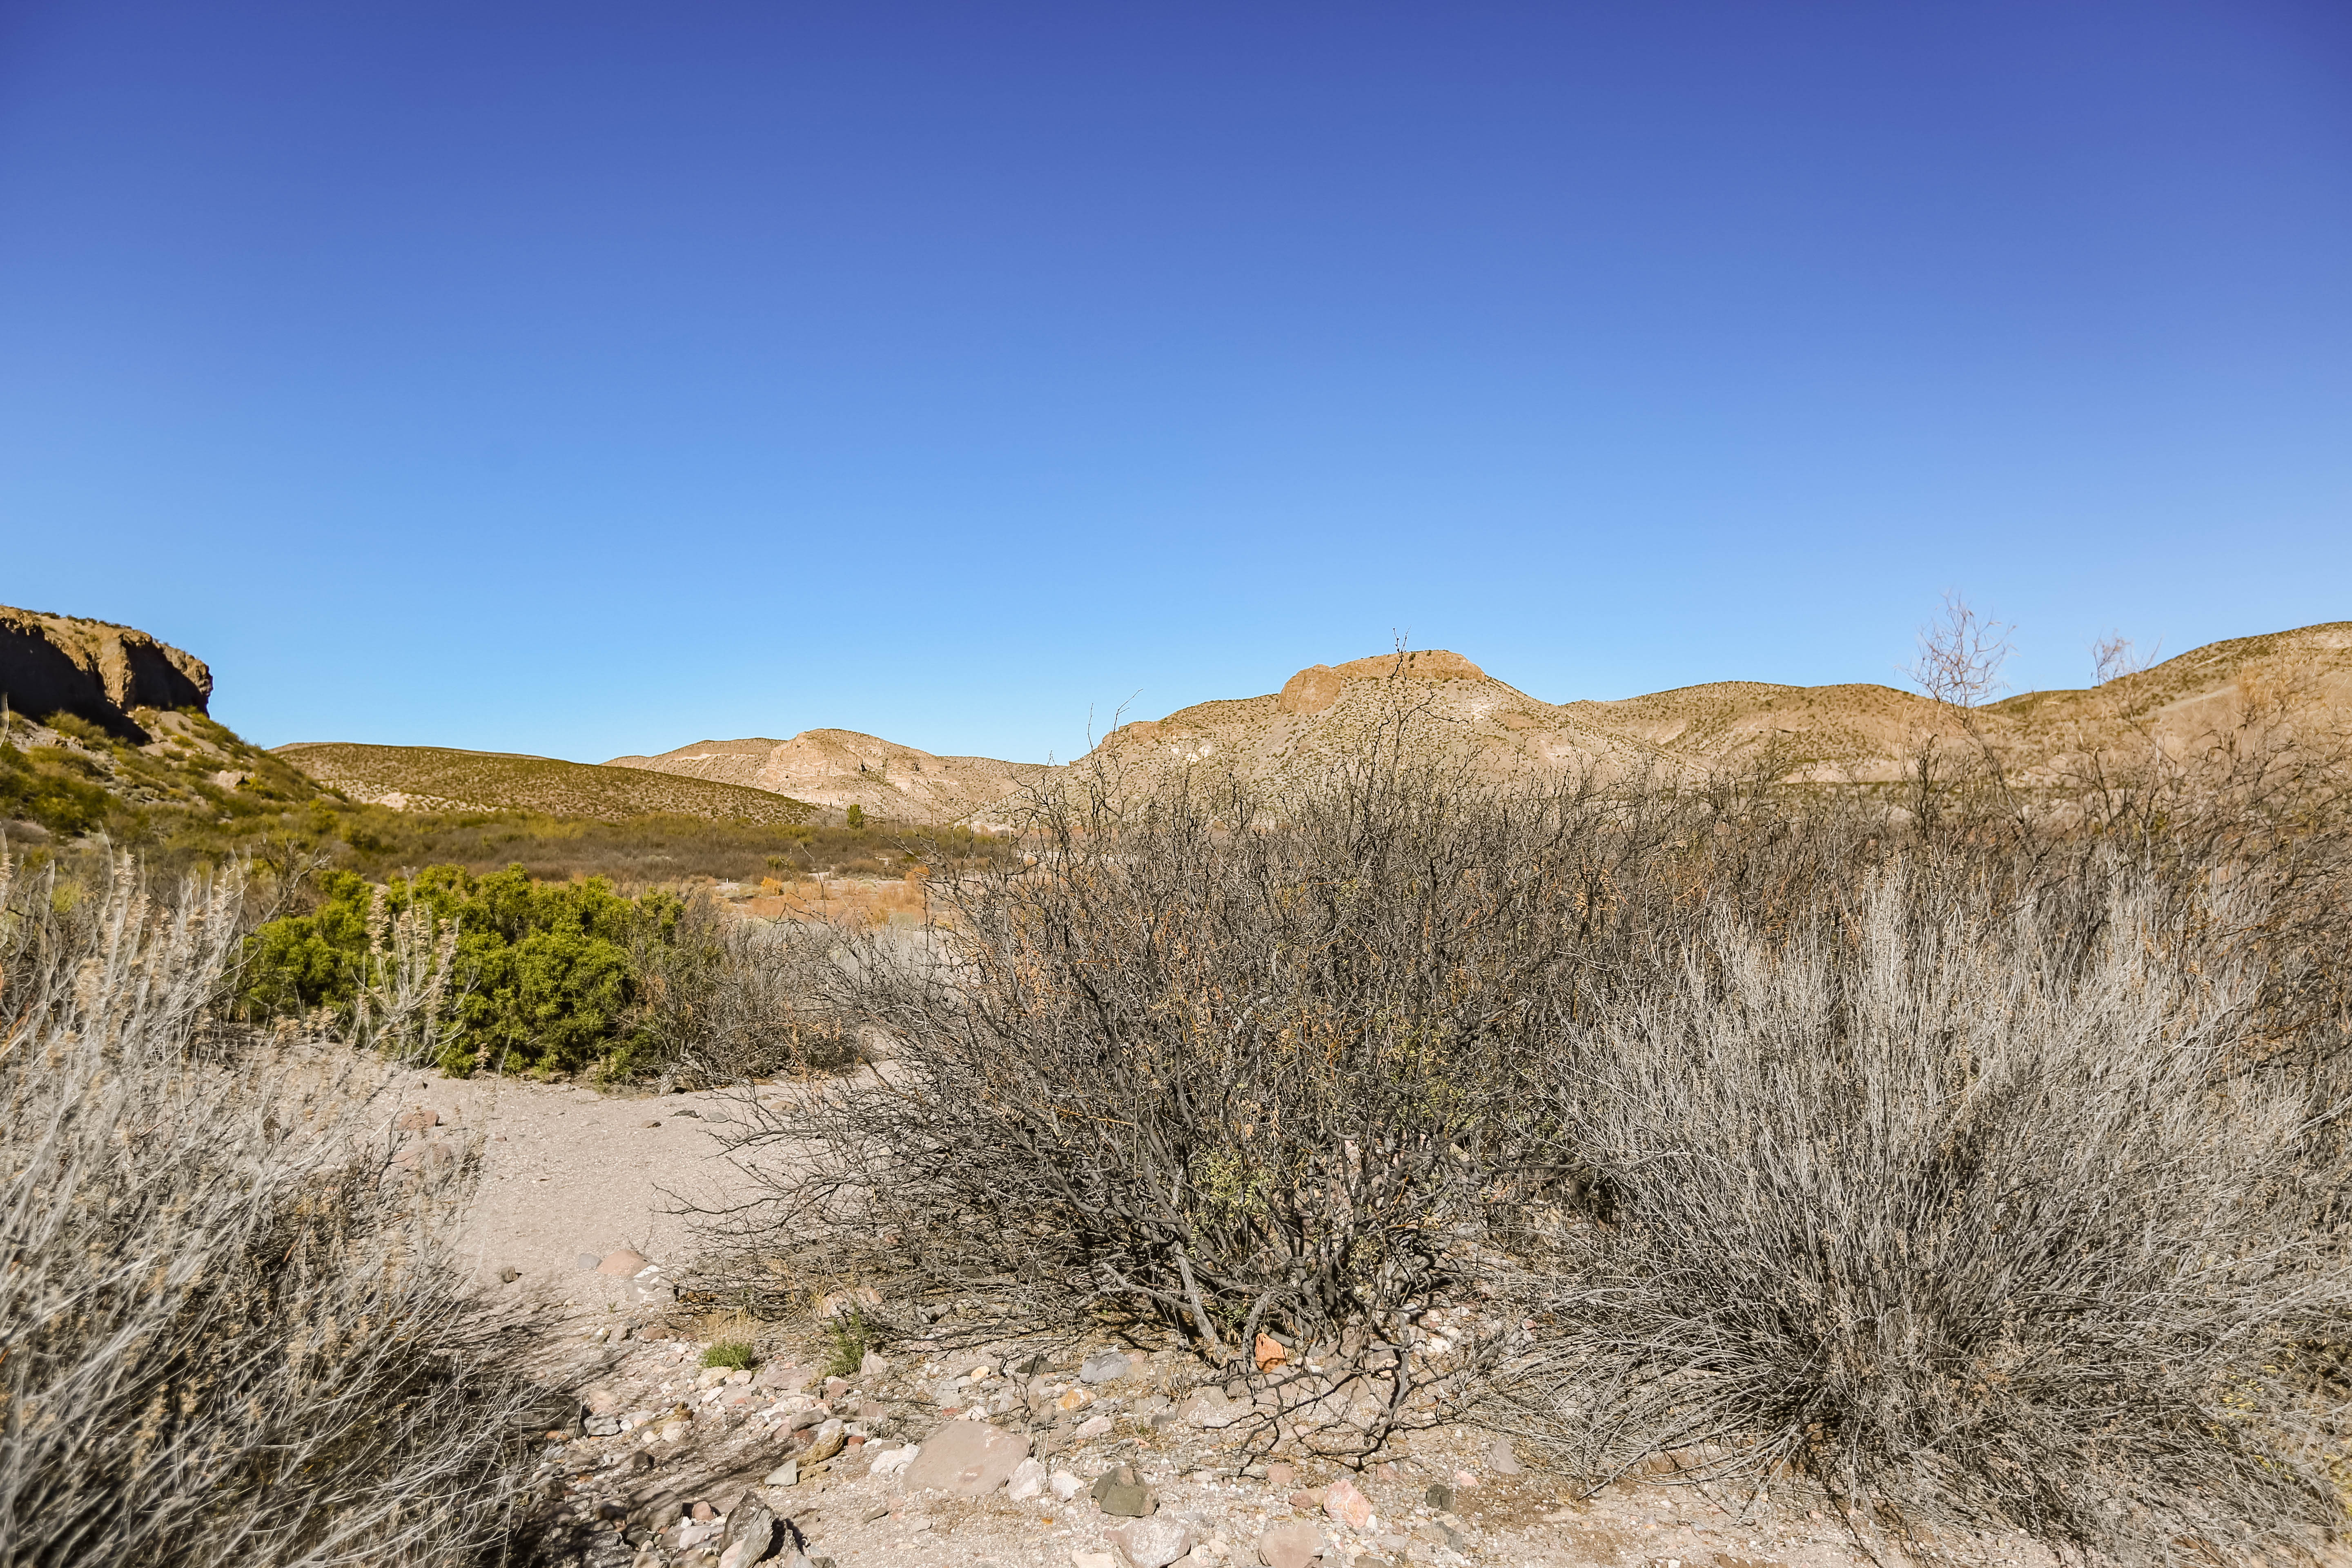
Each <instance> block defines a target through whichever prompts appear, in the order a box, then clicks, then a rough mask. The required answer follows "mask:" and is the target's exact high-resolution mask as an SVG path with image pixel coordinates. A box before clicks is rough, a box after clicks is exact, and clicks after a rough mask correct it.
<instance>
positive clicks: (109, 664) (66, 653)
mask: <svg viewBox="0 0 2352 1568" xmlns="http://www.w3.org/2000/svg"><path fill="white" fill-rule="evenodd" d="M212 694H213V672H212V671H211V670H209V669H207V668H205V661H204V660H202V659H200V658H196V657H195V656H194V654H191V653H184V652H182V651H181V650H180V649H178V648H175V647H172V646H171V645H170V644H169V643H164V642H159V641H157V640H156V639H155V638H153V637H150V636H148V635H147V634H146V633H145V632H142V631H140V630H137V629H136V628H134V627H131V626H116V625H115V624H114V623H112V622H111V621H89V620H84V619H82V618H81V617H79V616H52V615H47V614H45V613H43V612H41V611H39V610H19V609H13V608H10V607H9V606H6V605H0V696H5V697H6V699H7V700H8V706H9V707H10V708H11V709H12V710H15V711H16V712H18V713H22V714H26V715H27V716H29V717H32V718H36V719H39V718H46V717H47V716H48V715H49V714H51V713H58V712H65V713H71V714H74V715H75V716H76V717H78V718H82V719H87V720H89V721H90V722H91V723H93V724H97V725H99V726H100V727H101V728H104V729H106V730H109V731H112V732H113V733H115V734H117V735H120V736H121V737H122V738H123V739H125V740H128V741H131V742H135V743H138V744H142V745H143V744H145V743H146V742H147V740H148V739H149V737H148V734H147V731H146V730H145V729H144V728H142V726H141V725H140V724H139V722H138V721H136V720H134V719H133V718H132V717H131V713H132V711H133V710H136V709H141V708H154V709H162V710H166V711H169V710H173V709H180V708H193V709H194V710H196V711H198V712H200V713H201V712H203V711H205V707H206V705H207V704H208V703H209V702H210V701H211V700H212Z"/></svg>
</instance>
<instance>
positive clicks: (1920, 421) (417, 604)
mask: <svg viewBox="0 0 2352 1568" xmlns="http://www.w3.org/2000/svg"><path fill="white" fill-rule="evenodd" d="M0 542H5V548H0V603H12V604H17V605H29V606H32V607H35V608H41V609H51V610H58V611H65V612H68V613H71V614H77V615H86V616H100V617H103V618H106V619H110V620H116V621H123V622H127V623H130V624H132V625H136V626H143V627H146V628H148V629H150V630H152V631H153V632H155V633H157V634H158V635H159V636H162V637H165V638H167V639H168V640H171V641H173V642H174V643H177V644H179V645H181V646H183V647H187V648H190V649H192V650H194V652H196V653H198V654H199V655H201V656H202V657H204V658H206V659H208V660H209V661H210V662H211V663H212V666H213V668H214V670H215V677H216V679H217V681H218V691H217V697H216V701H215V711H216V712H218V713H219V714H220V716H221V717H222V718H223V719H224V720H225V721H227V722H228V723H230V724H232V725H233V726H235V727H236V728H237V729H238V730H240V731H243V732H245V733H247V735H249V736H251V737H252V738H254V739H257V740H259V741H261V742H265V743H270V744H275V743H278V742H284V741H289V740H297V739H343V740H361V741H376V742H400V743H434V744H445V745H460V746H471V747H480V748H485V749H494V750H512V751H526V752H543V753H547V754H551V755H557V756H568V757H575V758H579V759H582V760H587V761H595V760H601V759H602V758H604V757H606V756H610V755H613V754H614V753H617V752H634V751H650V750H660V749H664V748H667V747H669V746H674V745H677V744H681V743H683V742H689V741H693V740H696V739H699V738H702V737H706V736H731V735H744V734H772V735H787V734H791V733H793V731H798V730H802V729H805V728H810V727H814V726H818V725H840V726H845V727H848V728H854V729H861V730H867V731H875V732H877V733H880V734H884V735H887V736H889V737H890V738H892V739H894V740H899V741H904V742H908V743H910V744H915V745H919V746H924V747H927V748H929V749H931V750H934V751H939V752H983V753H990V754H995V755H1000V756H1011V757H1019V758H1037V757H1043V756H1045V754H1047V753H1048V752H1053V753H1055V754H1058V755H1061V756H1068V755H1071V754H1073V753H1074V752H1077V751H1080V750H1082V749H1083V747H1084V746H1085V744H1086V738H1087V725H1088V721H1089V715H1090V714H1091V715H1092V720H1093V722H1094V724H1095V725H1096V727H1097V729H1100V728H1103V727H1105V726H1107V724H1108V721H1109V719H1110V716H1111V714H1112V713H1113V712H1114V710H1117V709H1118V707H1119V705H1120V704H1122V703H1131V705H1130V706H1129V710H1128V712H1129V717H1150V716H1152V715H1156V714H1159V713H1163V712H1166V711H1169V710H1172V709H1174V708H1177V707H1181V706H1182V705H1184V704H1186V703H1189V702H1192V701H1197V700H1202V699H1204V698H1209V697H1227V696H1244V695H1248V694H1251V693H1255V692H1260V691H1270V690H1273V689H1276V687H1277V686H1278V685H1279V684H1280V683H1281V681H1282V680H1283V679H1285V678H1286V676H1287V675H1289V674H1290V672H1291V671H1292V670H1294V669H1296V668H1299V667H1301V666H1303V665H1307V664H1310V663H1315V662H1318V661H1324V662H1338V661H1339V660H1341V659H1345V658H1355V657H1360V656H1361V655H1364V654H1368V653H1372V652H1377V651H1380V650H1381V649H1384V648H1386V647H1390V646H1391V643H1392V642H1393V640H1394V638H1395V637H1398V636H1403V637H1408V638H1409V639H1410V640H1411V642H1412V644H1413V645H1414V646H1417V647H1451V648H1454V649H1457V650H1459V651H1460V652H1462V653H1465V654H1466V655H1468V656H1469V657H1470V658H1474V659H1475V660H1477V661H1478V662H1479V663H1481V664H1482V665H1484V666H1485V667H1486V668H1487V669H1488V670H1489V671H1490V672H1491V673H1493V674H1496V675H1497V676H1499V677H1501V678H1503V679H1507V680H1509V681H1511V682H1512V683H1513V684H1515V685H1517V686H1518V687H1520V688H1522V689H1525V690H1527V691H1529V692H1531V693H1533V694H1534V695H1536V696H1538V697H1542V698H1546V699H1549V700H1555V701H1559V700H1570V699H1572V698H1578V697H1618V696H1627V695H1632V694H1633V693H1636V692H1641V691H1645V690H1653V689H1660V688H1665V687H1672V686H1678V685H1685V684H1689V683H1692V682H1696V681H1701V680H1709V679H1724V678H1734V677H1737V678H1745V679H1769V680H1783V681H1794V682H1807V683H1811V682H1824V681H1839V680H1891V679H1894V670H1895V667H1896V666H1898V665H1899V664H1901V663H1902V662H1903V661H1904V660H1905V659H1906V658H1907V656H1908V654H1909V652H1910V648H1911V637H1912V632H1913V628H1914V627H1915V626H1916V625H1917V624H1918V623H1919V622H1921V621H1922V620H1924V619H1926V618H1927V616H1929V615H1931V614H1932V613H1933V611H1934V609H1935V607H1936V603H1937V595H1939V594H1940V593H1941V592H1942V591H1943V590H1945V589H1947V588H1951V587H1958V588H1960V589H1962V590H1963V591H1965V592H1966V593H1967V594H1968V595H1969V597H1970V598H1971V600H1972V601H1974V602H1975V603H1976V604H1978V605H1979V606H1982V607H1985V608H1988V609H1990V610H1991V611H1993V612H1995V613H1997V614H1998V615H2000V616H2003V617H2004V618H2007V619H2010V620H2012V621H2015V622H2016V623H2018V626H2019V631H2018V634H2017V643H2018V657H2017V658H2016V661H2015V663H2014V665H2013V666H2012V671H2011V673H2012V679H2013V680H2014V681H2015V683H2016V684H2017V685H2018V686H2019V687H2021V688H2029V687H2036V686H2059V685H2076V684H2081V683H2082V682H2083V680H2084V678H2085V676H2086V674H2087V671H2088V668H2089V659H2088V656H2087V654H2086V652H2085V651H2084V650H2085V647H2086V645H2087V644H2088V643H2089V642H2090V641H2091V639H2092V638H2094V637H2097V636H2099V635H2101V634H2103V633H2105V632H2107V631H2109V630H2113V629H2120V630H2122V631H2123V632H2125V633H2126V634H2128V635H2131V636H2133V637H2137V638H2139V639H2141V640H2142V641H2143V642H2147V641H2152V640H2154V639H2156V638H2158V637H2162V638H2163V639H2164V644H2165V647H2166V648H2167V650H2168V651H2175V652H2177V651H2181V650H2184V649H2186V648H2188V647H2192V646H2195V645H2197V644H2199V643H2202V642H2207V641H2210V640H2213V639H2215V638H2219V637H2233V636H2241V635H2244V634H2248V633H2253V632H2261V631H2268V630H2275V629H2278V628H2280V627H2284V626H2297V625H2304V624H2308V623H2310V622H2314V621H2321V620H2333V619H2341V618H2346V617H2347V616H2352V11H2347V8H2346V7H2344V6H2342V5H2337V4H2332V3H2331V4H2309V5H2301V4H2291V3H2287V0H2216V3H2212V4H2179V3H2168V0H2118V3H2116V4H2082V3H2076V0H2031V3H2027V4H2001V3H1999V0H1990V3H1970V4H1966V5H1961V4H1933V3H1908V4H1861V3H1851V4H1848V3H1835V0H1742V3H1738V4H1731V3H1717V0H1687V3H1677V0H1660V3H1658V4H1640V5H1637V4H1631V3H1625V4H1607V5H1598V4H1592V5H1583V4H1568V3H1559V0H1552V3H1547V4H1528V5H1481V4H1476V3H1467V4H1449V5H1396V4H1380V3H1370V4H1365V3H1359V4H1351V5H1281V4H1276V5H1266V4H1263V3H1259V4H1252V5H1213V4H1200V3H1188V4H1184V5H1170V4H1133V5H1128V4H1122V5H1100V4H1090V5H1019V4H990V5H972V4H969V3H966V4H957V5H898V4H890V3H887V0H878V3H876V4H871V5H810V4H795V3H790V0H761V3H757V4H750V3H741V4H739V3H733V0H702V3H698V4H697V5H693V6H652V5H635V4H633V5H618V4H604V3H601V0H566V3H564V4H562V5H555V4H549V5H524V4H504V3H500V0H466V3H465V4H440V3H436V0H408V3H403V4H397V5H359V4H352V3H349V0H289V3H287V4H282V5H270V4H257V3H251V0H208V3H207V4H205V5H185V4H180V3H177V0H173V3H168V4H166V3H157V4H143V5H142V4H128V3H121V0H54V3H41V0H0Z"/></svg>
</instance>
